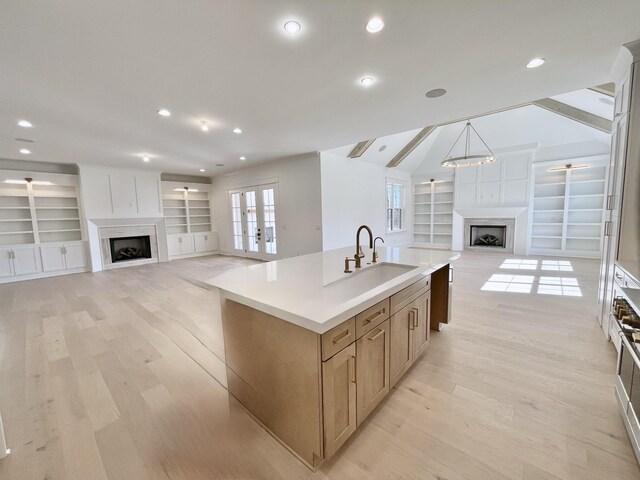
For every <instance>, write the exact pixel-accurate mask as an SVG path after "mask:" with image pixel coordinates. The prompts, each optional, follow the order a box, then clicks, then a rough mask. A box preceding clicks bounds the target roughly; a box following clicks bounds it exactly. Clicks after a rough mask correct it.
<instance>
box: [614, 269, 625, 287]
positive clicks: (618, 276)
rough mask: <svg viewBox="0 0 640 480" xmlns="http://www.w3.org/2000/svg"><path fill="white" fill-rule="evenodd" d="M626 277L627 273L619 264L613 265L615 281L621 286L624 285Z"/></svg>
mask: <svg viewBox="0 0 640 480" xmlns="http://www.w3.org/2000/svg"><path fill="white" fill-rule="evenodd" d="M624 277H625V273H624V270H622V269H621V268H620V267H619V266H617V265H614V266H613V281H614V282H616V283H617V284H618V285H620V286H621V287H624Z"/></svg>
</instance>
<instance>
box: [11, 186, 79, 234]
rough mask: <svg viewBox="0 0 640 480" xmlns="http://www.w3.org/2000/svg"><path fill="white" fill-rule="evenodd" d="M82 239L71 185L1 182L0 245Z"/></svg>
mask: <svg viewBox="0 0 640 480" xmlns="http://www.w3.org/2000/svg"><path fill="white" fill-rule="evenodd" d="M76 240H82V227H81V221H80V210H79V206H78V198H77V190H76V187H75V186H73V185H32V184H19V185H13V184H0V245H27V244H37V243H52V242H66V241H76Z"/></svg>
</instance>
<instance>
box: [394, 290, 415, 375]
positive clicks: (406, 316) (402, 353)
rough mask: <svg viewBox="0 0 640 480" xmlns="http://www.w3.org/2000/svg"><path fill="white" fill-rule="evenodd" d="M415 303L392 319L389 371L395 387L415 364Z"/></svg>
mask: <svg viewBox="0 0 640 480" xmlns="http://www.w3.org/2000/svg"><path fill="white" fill-rule="evenodd" d="M413 315H414V305H413V302H412V303H410V304H409V305H407V306H406V307H404V308H403V309H402V310H400V311H399V312H398V313H396V314H395V315H393V316H392V317H391V319H390V325H389V326H390V329H389V330H390V331H389V337H390V341H391V344H390V350H389V370H390V372H389V373H390V383H391V386H392V387H393V386H394V385H395V384H396V382H397V381H398V380H400V378H401V377H402V376H403V375H404V374H405V372H406V371H407V370H409V367H410V366H411V363H413Z"/></svg>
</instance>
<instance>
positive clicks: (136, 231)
mask: <svg viewBox="0 0 640 480" xmlns="http://www.w3.org/2000/svg"><path fill="white" fill-rule="evenodd" d="M98 234H99V235H100V250H101V253H102V267H103V268H105V269H107V268H118V267H130V266H132V265H142V264H145V263H155V262H158V233H157V231H156V226H155V225H122V226H105V227H100V229H99V233H98Z"/></svg>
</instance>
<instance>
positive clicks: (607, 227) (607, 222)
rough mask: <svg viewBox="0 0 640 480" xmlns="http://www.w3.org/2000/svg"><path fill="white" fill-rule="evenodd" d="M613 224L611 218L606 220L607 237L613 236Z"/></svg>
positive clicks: (605, 231) (605, 230)
mask: <svg viewBox="0 0 640 480" xmlns="http://www.w3.org/2000/svg"><path fill="white" fill-rule="evenodd" d="M612 225H613V222H612V221H610V220H607V221H606V222H604V236H605V237H610V236H611V226H612Z"/></svg>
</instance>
